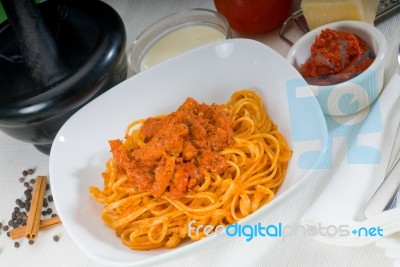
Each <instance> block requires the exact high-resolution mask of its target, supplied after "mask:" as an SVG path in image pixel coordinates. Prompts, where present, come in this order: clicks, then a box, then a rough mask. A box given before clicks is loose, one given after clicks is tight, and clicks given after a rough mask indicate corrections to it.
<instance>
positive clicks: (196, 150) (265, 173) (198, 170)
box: [89, 90, 292, 250]
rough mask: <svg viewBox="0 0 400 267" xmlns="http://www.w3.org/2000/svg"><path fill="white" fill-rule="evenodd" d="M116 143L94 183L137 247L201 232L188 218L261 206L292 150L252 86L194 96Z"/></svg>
mask: <svg viewBox="0 0 400 267" xmlns="http://www.w3.org/2000/svg"><path fill="white" fill-rule="evenodd" d="M110 145H111V150H112V157H111V158H110V159H109V160H108V161H107V162H106V168H105V171H104V172H103V174H102V175H103V182H104V186H103V188H102V189H100V188H97V187H91V188H90V189H89V191H90V193H91V195H92V196H93V198H94V199H95V200H96V201H97V202H99V203H103V204H104V208H103V210H102V215H101V218H102V220H103V221H104V222H105V223H106V224H107V225H108V226H109V227H110V228H112V229H113V230H114V231H115V232H116V234H117V236H118V237H119V238H120V239H121V241H122V242H123V244H125V245H126V246H128V247H130V248H132V249H137V250H149V249H156V248H160V247H166V248H173V247H176V246H178V245H179V243H180V242H181V241H182V240H184V239H188V238H190V239H192V240H199V239H201V238H203V237H206V236H207V234H206V233H205V232H204V228H201V229H200V228H199V229H196V230H189V229H188V225H189V223H191V225H192V226H193V227H196V226H200V225H210V226H213V227H216V226H218V225H225V226H226V225H229V224H232V223H235V222H237V221H239V220H241V219H243V218H245V217H246V216H248V215H250V214H252V213H253V212H255V211H257V210H258V209H259V208H260V207H262V206H264V205H266V204H267V203H269V202H270V201H271V200H272V199H273V198H274V197H275V192H276V191H277V189H278V188H279V186H280V185H281V184H282V182H283V179H284V177H285V175H286V170H287V166H288V162H289V159H290V157H291V155H292V152H291V150H290V148H289V146H288V144H287V143H286V141H285V138H284V137H283V135H282V134H281V133H280V132H279V131H278V128H277V126H276V125H275V124H274V123H273V122H272V120H271V119H270V118H269V116H268V115H267V113H266V111H265V109H264V106H263V103H262V101H261V98H260V97H259V96H258V94H257V93H256V92H254V91H251V90H241V91H237V92H236V93H234V94H233V95H232V96H231V98H230V100H229V101H228V102H227V103H226V104H224V105H218V104H211V105H206V104H199V103H197V102H196V101H195V100H193V99H191V98H188V99H187V100H186V102H185V103H184V104H183V105H182V106H181V107H180V108H179V109H178V110H177V111H175V112H173V113H171V114H169V115H162V116H158V117H154V118H149V119H141V120H137V121H134V122H132V123H131V124H129V125H128V127H127V129H126V132H125V139H124V140H118V139H117V140H112V141H110ZM189 231H190V232H189ZM208 234H209V233H208Z"/></svg>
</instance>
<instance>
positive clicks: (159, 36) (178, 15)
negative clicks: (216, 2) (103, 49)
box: [128, 8, 232, 73]
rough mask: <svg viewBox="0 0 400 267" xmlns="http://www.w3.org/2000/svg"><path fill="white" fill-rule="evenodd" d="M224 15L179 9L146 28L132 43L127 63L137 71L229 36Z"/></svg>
mask: <svg viewBox="0 0 400 267" xmlns="http://www.w3.org/2000/svg"><path fill="white" fill-rule="evenodd" d="M231 37H232V33H231V29H230V27H229V23H228V21H227V20H226V19H225V17H224V16H223V15H222V14H221V13H219V12H217V11H214V10H210V9H203V8H194V9H187V10H180V11H177V12H175V13H172V14H170V15H168V16H166V17H163V18H161V19H159V20H158V21H156V22H154V23H153V24H151V25H149V26H148V27H147V28H145V29H144V30H143V31H142V32H141V33H140V34H139V35H138V36H137V38H136V39H135V41H134V42H133V44H132V46H131V48H130V50H129V55H128V65H129V67H130V68H131V70H132V71H133V72H134V73H139V72H141V71H144V70H146V69H148V68H150V67H152V66H154V65H156V64H158V63H161V62H163V61H165V60H167V59H170V58H172V57H174V56H177V55H179V54H181V53H184V52H187V51H189V50H191V49H193V48H197V47H199V46H202V45H206V44H209V43H213V42H217V41H221V40H225V39H229V38H231Z"/></svg>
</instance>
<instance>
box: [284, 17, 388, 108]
mask: <svg viewBox="0 0 400 267" xmlns="http://www.w3.org/2000/svg"><path fill="white" fill-rule="evenodd" d="M327 28H329V29H333V30H339V31H348V32H352V33H354V34H355V35H357V36H359V37H360V38H361V39H362V40H364V41H365V42H366V43H367V44H368V45H369V47H370V49H371V50H372V52H373V53H374V55H375V57H376V58H375V60H374V62H373V63H372V64H371V65H370V66H369V67H368V68H367V69H366V70H365V71H364V72H362V73H361V74H359V75H358V76H356V77H354V78H352V79H350V80H348V81H345V82H342V83H338V84H334V85H329V86H314V85H312V86H311V88H312V91H313V92H314V94H315V96H316V97H317V99H318V102H319V103H320V105H321V108H322V110H323V112H324V113H325V114H327V115H331V116H342V115H349V114H353V113H356V112H359V111H361V110H363V109H365V108H367V107H369V106H370V105H371V103H373V102H374V101H375V99H376V98H377V97H378V96H379V94H380V92H381V91H382V87H383V74H384V64H383V59H384V57H385V54H386V50H387V44H386V39H385V37H384V36H383V34H382V33H381V32H380V31H379V30H378V29H377V28H376V27H374V26H373V25H371V24H368V23H365V22H359V21H340V22H334V23H329V24H326V25H323V26H321V27H318V28H316V29H314V30H312V31H310V32H309V33H307V34H305V35H304V36H303V37H301V38H300V39H299V40H298V41H297V42H296V43H295V44H294V45H293V46H292V48H291V49H290V50H289V53H288V54H287V56H286V59H287V60H288V61H289V62H290V63H291V64H292V65H293V66H294V67H295V68H296V69H297V70H298V71H300V69H301V65H302V64H304V63H305V62H306V61H307V60H308V59H309V58H310V56H311V51H310V48H311V45H312V43H313V42H314V41H315V38H316V37H317V36H318V35H319V34H320V33H321V30H323V29H327Z"/></svg>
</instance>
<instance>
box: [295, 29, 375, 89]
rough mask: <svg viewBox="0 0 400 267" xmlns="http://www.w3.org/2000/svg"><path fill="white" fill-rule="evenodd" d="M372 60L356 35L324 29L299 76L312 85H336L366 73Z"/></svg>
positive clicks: (363, 43)
mask: <svg viewBox="0 0 400 267" xmlns="http://www.w3.org/2000/svg"><path fill="white" fill-rule="evenodd" d="M374 59H375V56H374V55H373V53H372V51H371V50H370V49H369V47H368V44H367V43H366V42H365V41H363V40H362V39H361V38H360V37H358V36H357V35H355V34H353V33H351V32H345V31H336V30H332V29H324V30H322V31H321V34H320V35H319V36H317V37H316V39H315V41H314V43H313V44H312V46H311V58H310V59H309V60H308V61H307V62H306V63H304V64H303V65H302V66H301V74H302V76H303V77H304V78H305V79H306V81H307V82H308V83H309V84H312V85H332V84H337V83H340V82H344V81H346V80H349V79H351V78H353V77H355V76H357V75H358V74H360V73H361V72H363V71H364V70H366V69H367V68H368V67H369V66H370V65H371V64H372V62H373V61H374Z"/></svg>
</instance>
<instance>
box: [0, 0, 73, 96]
mask: <svg viewBox="0 0 400 267" xmlns="http://www.w3.org/2000/svg"><path fill="white" fill-rule="evenodd" d="M0 1H1V3H2V5H3V8H4V11H5V12H6V15H7V18H8V22H9V24H10V26H11V27H12V29H13V31H14V34H15V37H16V38H17V40H18V47H19V50H20V53H21V55H22V56H23V58H24V61H25V64H26V67H27V70H28V72H29V74H30V78H31V79H32V83H33V86H34V88H31V89H33V90H35V89H41V88H43V87H46V86H49V85H51V84H54V83H56V82H58V81H60V80H61V79H63V78H64V77H66V76H67V75H68V74H69V73H70V72H71V71H70V69H69V68H68V66H67V64H65V62H64V61H63V59H62V57H61V55H60V53H59V49H58V47H57V44H56V42H55V40H54V36H53V35H52V34H51V32H50V31H49V29H48V27H47V25H46V24H45V22H44V20H43V18H42V16H41V13H40V11H39V9H38V8H37V6H36V4H35V2H34V1H33V0H0Z"/></svg>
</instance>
